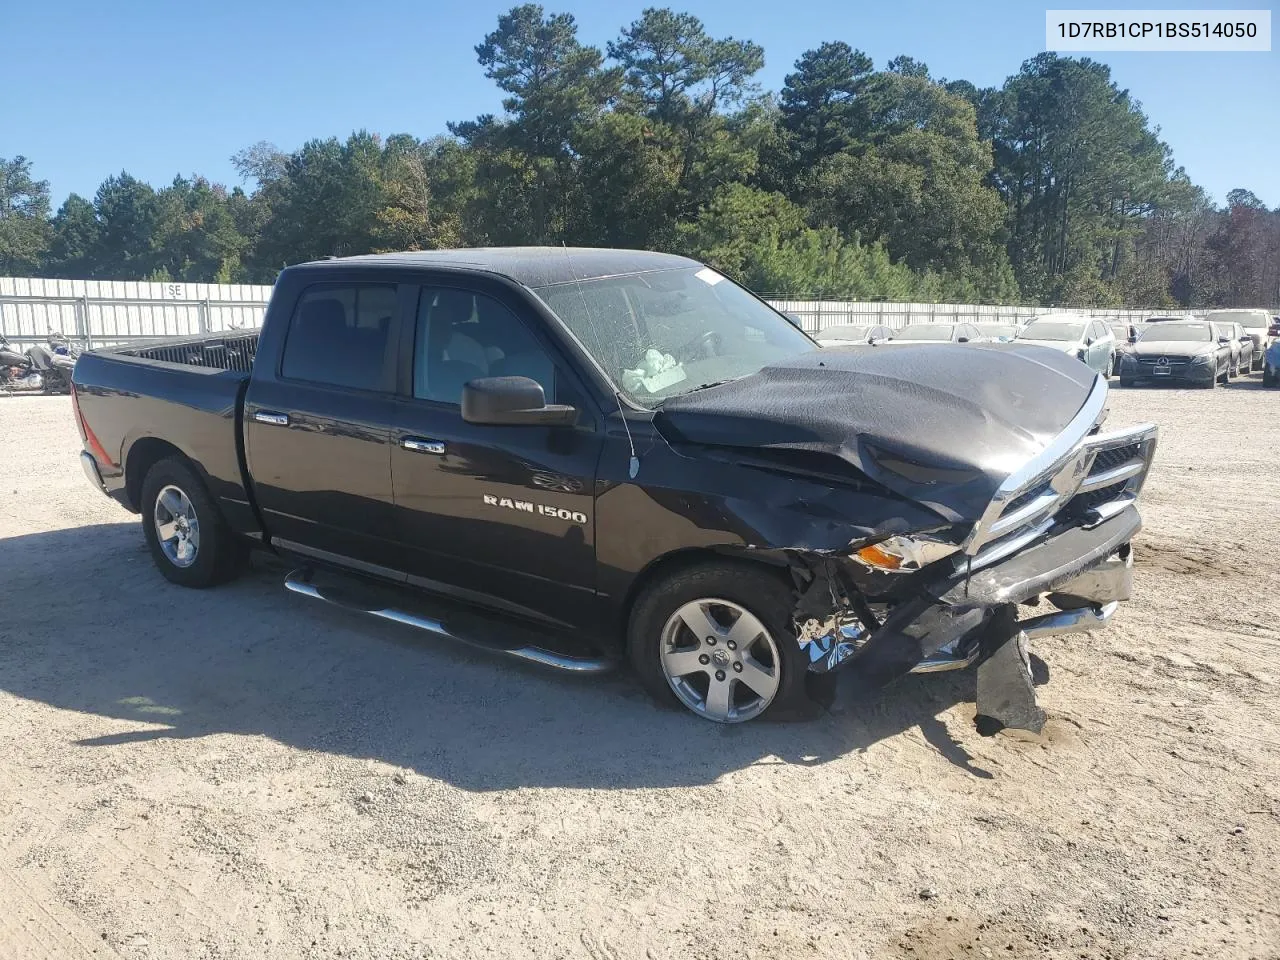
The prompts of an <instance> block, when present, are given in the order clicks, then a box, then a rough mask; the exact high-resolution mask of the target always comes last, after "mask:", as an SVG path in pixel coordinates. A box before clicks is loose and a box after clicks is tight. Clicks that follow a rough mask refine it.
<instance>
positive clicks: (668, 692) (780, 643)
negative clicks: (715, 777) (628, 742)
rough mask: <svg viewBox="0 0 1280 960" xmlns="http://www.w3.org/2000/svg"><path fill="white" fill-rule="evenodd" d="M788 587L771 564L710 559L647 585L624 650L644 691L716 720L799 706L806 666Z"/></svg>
mask: <svg viewBox="0 0 1280 960" xmlns="http://www.w3.org/2000/svg"><path fill="white" fill-rule="evenodd" d="M793 603H794V600H793V597H792V595H791V590H790V588H789V587H788V586H787V585H786V583H785V582H784V581H783V580H782V579H781V578H779V577H777V576H775V575H774V574H772V573H771V572H770V571H768V570H767V569H763V568H758V567H755V566H752V565H750V564H745V563H726V562H712V563H706V564H702V565H699V566H696V567H688V568H685V569H683V570H679V571H677V572H676V573H673V574H671V575H670V576H668V577H666V578H664V579H662V580H660V581H658V582H657V583H655V584H653V585H652V586H650V587H649V588H648V589H646V590H645V592H644V593H643V594H642V595H641V597H640V599H639V600H638V601H637V602H636V606H635V609H634V610H633V611H632V614H631V622H630V624H629V625H628V631H627V632H628V641H627V651H628V655H629V657H630V659H631V664H632V666H633V667H634V668H635V670H636V673H637V674H639V676H640V679H641V681H642V682H643V683H644V685H645V687H646V688H647V689H648V690H649V692H650V693H652V694H653V695H654V696H655V697H657V698H658V699H660V700H665V701H667V702H671V701H672V699H673V698H674V700H675V702H677V703H680V704H681V705H683V706H684V707H685V708H686V709H688V710H690V711H692V712H693V713H695V714H697V715H698V716H700V717H702V718H704V719H706V720H713V721H715V722H717V723H742V722H744V721H746V720H753V719H755V718H756V717H758V716H761V715H762V714H763V713H765V711H772V712H774V713H777V712H779V711H780V710H786V709H788V708H790V707H793V706H795V705H797V704H798V703H800V702H801V701H802V700H803V698H804V674H805V669H806V663H805V659H804V656H803V654H802V653H801V651H800V645H799V643H798V642H797V640H796V636H795V628H794V625H793V624H792V623H791V614H790V611H791V608H792V605H793Z"/></svg>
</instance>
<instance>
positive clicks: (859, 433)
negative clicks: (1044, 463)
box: [654, 341, 1096, 522]
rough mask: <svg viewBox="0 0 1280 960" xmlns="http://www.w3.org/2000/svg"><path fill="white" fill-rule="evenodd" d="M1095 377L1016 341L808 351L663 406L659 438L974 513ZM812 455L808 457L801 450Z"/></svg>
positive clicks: (1055, 430)
mask: <svg viewBox="0 0 1280 960" xmlns="http://www.w3.org/2000/svg"><path fill="white" fill-rule="evenodd" d="M1095 379H1096V374H1094V372H1093V371H1092V370H1090V369H1089V368H1088V367H1087V366H1085V365H1084V364H1082V363H1081V362H1080V361H1079V360H1076V359H1075V358H1074V357H1069V356H1067V355H1066V354H1064V353H1062V352H1061V351H1060V350H1046V349H1043V348H1041V347H1036V346H1027V345H1024V344H1023V343H1022V342H1020V341H1019V342H1014V343H984V344H968V345H964V346H959V345H954V344H932V343H921V344H910V345H908V344H899V345H898V346H897V347H896V348H895V349H892V350H886V349H882V348H880V347H867V348H863V349H860V350H840V351H833V350H815V351H812V352H810V353H806V354H802V355H801V356H798V357H795V358H794V359H791V360H788V361H785V362H782V363H778V364H774V365H772V366H768V367H765V368H764V369H763V370H761V371H760V372H759V373H756V374H753V375H751V376H749V377H744V378H742V379H740V380H735V381H733V382H731V383H726V384H724V385H722V386H719V387H711V388H708V389H706V390H701V391H698V392H696V393H691V394H687V395H685V396H682V397H673V398H671V399H669V400H667V401H665V402H664V403H663V404H662V406H661V408H660V409H659V411H658V412H657V414H656V416H655V418H654V423H655V425H656V426H657V428H658V430H659V431H660V432H661V433H662V435H663V436H664V437H665V438H666V439H667V441H668V442H670V443H672V444H673V445H676V446H680V445H682V444H692V445H702V446H715V447H721V448H737V449H740V450H742V451H743V452H744V453H747V452H751V451H760V452H765V451H767V452H768V453H769V456H770V459H771V460H772V461H773V462H774V463H776V464H785V462H786V459H785V454H786V451H787V450H799V451H808V452H809V453H810V454H811V453H813V452H818V453H823V454H827V455H829V456H832V457H838V458H840V459H841V460H843V461H845V462H846V463H849V464H852V465H853V466H855V467H857V468H858V469H859V470H860V471H861V472H862V473H864V474H866V475H867V476H869V477H870V478H872V479H873V480H875V481H876V482H878V483H880V484H882V485H883V486H885V487H887V488H889V489H890V490H892V491H894V492H895V493H898V494H900V495H903V496H907V497H910V498H911V499H913V500H916V501H917V502H919V503H922V504H924V505H925V506H928V507H930V508H932V509H934V510H936V511H937V512H938V513H940V514H942V516H944V517H945V518H947V519H948V520H949V521H950V522H960V521H967V522H972V521H974V520H976V519H978V517H979V516H981V514H982V511H983V510H984V509H985V508H986V506H987V504H988V503H989V502H990V500H991V497H992V495H993V494H994V493H995V491H996V488H997V487H998V486H999V485H1000V483H1001V482H1002V481H1003V480H1004V479H1005V478H1006V477H1007V476H1008V475H1009V474H1010V473H1011V472H1013V471H1014V470H1015V469H1017V468H1018V467H1019V466H1021V465H1022V464H1023V463H1025V462H1026V461H1027V460H1028V459H1029V458H1031V457H1033V456H1035V455H1036V454H1038V453H1040V452H1041V451H1042V450H1043V449H1044V448H1045V446H1046V445H1047V444H1048V443H1049V442H1050V441H1051V440H1052V439H1053V438H1054V437H1056V436H1057V435H1058V434H1059V433H1061V432H1062V430H1063V428H1064V427H1066V425H1067V424H1068V423H1069V422H1070V421H1071V419H1072V417H1074V416H1075V415H1076V413H1077V412H1079V410H1080V408H1081V406H1083V405H1084V402H1085V399H1086V398H1087V397H1088V395H1089V391H1090V390H1091V389H1092V387H1093V384H1094V382H1095ZM806 460H807V461H809V462H810V463H811V462H812V461H811V457H808V456H806Z"/></svg>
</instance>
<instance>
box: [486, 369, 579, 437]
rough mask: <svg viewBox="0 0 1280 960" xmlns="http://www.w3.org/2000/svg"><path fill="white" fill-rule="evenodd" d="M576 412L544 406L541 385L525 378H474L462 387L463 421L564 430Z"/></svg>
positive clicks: (544, 401) (553, 405)
mask: <svg viewBox="0 0 1280 960" xmlns="http://www.w3.org/2000/svg"><path fill="white" fill-rule="evenodd" d="M577 418H578V411H577V410H576V409H575V408H574V407H570V406H567V405H565V404H549V403H547V397H546V394H545V393H544V392H543V390H542V384H540V383H538V381H536V380H531V379H529V378H528V377H477V378H476V379H475V380H469V381H468V382H467V383H466V384H464V385H463V387H462V419H463V420H465V421H466V422H467V423H478V424H487V425H489V426H536V425H542V426H548V427H567V426H570V425H572V424H573V423H574V421H576V420H577Z"/></svg>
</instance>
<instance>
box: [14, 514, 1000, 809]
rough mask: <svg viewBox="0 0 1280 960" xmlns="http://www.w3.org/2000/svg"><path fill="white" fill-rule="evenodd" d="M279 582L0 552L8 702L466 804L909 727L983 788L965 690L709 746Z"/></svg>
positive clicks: (715, 737)
mask: <svg viewBox="0 0 1280 960" xmlns="http://www.w3.org/2000/svg"><path fill="white" fill-rule="evenodd" d="M281 572H282V571H281V570H280V569H277V568H276V565H274V564H271V563H270V562H266V563H264V562H257V561H256V562H255V570H254V572H253V573H252V574H250V575H247V576H245V577H243V578H242V579H240V580H239V581H237V582H235V583H233V584H230V585H227V586H225V587H221V588H219V589H216V590H205V591H194V590H184V589H182V588H179V587H176V586H173V585H171V584H169V583H168V582H166V581H165V580H164V579H162V578H161V576H160V575H159V573H157V572H156V570H155V569H154V567H153V565H152V562H151V558H150V556H149V554H148V553H147V550H146V547H145V545H144V543H143V540H142V535H141V531H140V530H139V528H138V524H137V523H136V522H132V523H118V524H105V525H99V526H89V527H81V528H76V529H67V530H60V531H52V532H46V533H38V534H32V535H28V536H20V537H12V538H8V539H5V540H0V583H3V584H4V585H5V588H6V590H5V593H6V596H7V598H8V600H9V603H8V604H7V605H6V607H7V609H6V618H5V625H4V629H3V630H2V631H0V688H2V689H4V690H6V691H8V692H9V693H11V694H14V695H16V696H19V697H22V698H26V699H28V700H33V701H40V702H43V703H47V704H50V705H52V706H54V707H58V708H61V709H67V710H75V711H80V712H84V713H88V714H95V715H97V716H100V717H106V718H111V719H112V720H114V721H118V722H116V723H112V724H110V728H111V730H110V732H108V733H104V734H101V735H98V736H94V737H91V738H86V739H82V740H79V741H76V743H77V744H78V745H80V746H83V747H85V748H107V747H125V746H127V745H128V744H131V743H137V742H143V741H151V740H157V739H164V738H192V737H202V736H205V735H209V734H215V733H236V734H247V735H261V736H266V737H270V738H272V739H274V740H276V741H279V742H281V743H285V744H289V745H292V746H295V747H298V748H302V749H305V750H316V751H324V752H329V753H335V754H344V755H348V756H352V757H360V758H373V759H377V760H382V761H385V762H387V763H391V764H394V765H397V766H401V767H408V768H412V769H414V770H416V771H417V772H418V773H420V774H423V775H426V776H432V777H437V778H439V779H441V780H444V781H447V782H449V783H452V784H454V785H456V786H458V787H460V788H463V789H467V790H503V789H510V788H514V787H522V786H572V787H592V788H598V789H610V788H632V787H669V786H681V785H689V784H699V783H706V782H710V781H713V780H715V779H716V778H717V777H719V776H720V775H721V774H724V773H726V772H729V771H732V770H737V769H742V768H745V767H748V766H751V765H753V764H758V763H761V762H777V761H778V760H781V761H783V762H786V763H794V764H805V765H815V764H821V763H825V762H828V761H830V760H832V759H835V758H837V757H839V756H843V755H845V754H847V753H850V752H856V751H861V750H865V749H867V748H868V747H870V746H871V745H872V744H874V743H877V742H879V741H881V740H884V739H886V738H888V737H892V736H894V735H895V734H898V733H901V732H903V731H906V730H910V729H912V728H919V730H920V732H921V733H922V735H923V736H924V738H925V739H926V740H927V741H928V742H929V743H930V744H932V745H933V747H935V748H936V749H937V750H938V751H939V752H940V753H941V754H942V755H943V756H945V757H946V758H947V759H948V760H950V761H951V762H952V763H954V764H955V765H956V766H958V767H959V768H961V769H963V770H965V771H967V772H969V773H971V774H973V775H975V776H980V777H990V776H991V774H990V773H989V772H987V771H986V770H983V769H982V768H980V767H979V766H977V765H975V763H974V760H973V758H972V757H971V756H970V755H969V754H968V752H967V751H965V750H964V748H963V747H962V746H961V745H960V744H959V743H958V742H957V741H955V740H954V739H953V738H952V737H951V736H950V734H949V733H948V731H947V728H946V726H945V724H944V723H943V722H942V721H941V720H939V719H938V714H939V713H941V712H942V711H943V710H945V709H947V708H948V707H950V706H952V705H953V704H955V703H958V702H962V701H966V700H971V699H972V696H973V679H972V676H971V675H964V674H957V675H952V676H932V677H908V678H905V679H904V680H902V681H900V682H899V683H897V684H895V685H893V686H892V687H890V688H888V689H886V690H883V691H880V692H879V693H877V694H875V695H873V696H870V697H868V698H866V699H865V700H860V701H859V702H857V703H849V702H844V699H843V695H842V691H841V686H840V684H839V683H837V684H836V686H835V689H834V692H833V693H830V694H829V696H830V702H829V703H828V704H827V705H826V708H825V709H824V708H822V707H815V708H814V710H813V711H812V713H811V715H808V716H804V717H798V718H793V719H792V720H791V721H790V722H786V721H774V722H768V721H761V722H757V723H751V724H745V725H742V726H725V727H717V726H713V725H711V724H707V723H705V722H704V721H701V720H698V719H697V718H695V717H692V716H691V715H688V714H686V713H685V712H684V711H682V710H679V709H674V708H672V709H668V708H664V707H663V706H661V705H658V704H655V703H654V702H653V701H652V700H651V699H650V698H649V697H648V696H647V695H646V694H644V692H643V691H642V690H641V689H640V688H639V686H638V684H637V683H636V682H635V681H634V680H633V678H631V677H630V676H629V675H628V674H626V673H625V672H623V673H619V674H616V675H611V676H607V677H603V678H602V677H593V678H579V677H574V676H570V675H563V674H557V673H554V672H551V671H547V670H544V669H540V668H536V667H531V666H522V665H521V664H519V663H517V662H514V661H510V660H506V659H501V658H498V657H495V656H492V655H488V654H485V653H482V652H475V651H470V650H468V649H466V648H462V647H458V646H454V645H452V644H450V643H449V642H448V641H443V640H439V639H437V638H430V637H423V636H422V635H421V634H419V633H417V632H416V631H413V630H411V629H409V628H407V627H405V628H401V627H397V626H396V625H393V624H385V623H381V622H375V621H373V620H371V619H370V618H367V617H364V616H361V615H360V614H355V613H348V612H345V611H342V610H339V609H336V608H333V607H330V606H327V605H323V604H319V603H316V602H314V601H310V600H307V599H305V598H301V597H295V596H292V595H289V594H288V593H286V592H285V591H284V590H283V588H282V587H281Z"/></svg>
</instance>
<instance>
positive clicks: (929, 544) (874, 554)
mask: <svg viewBox="0 0 1280 960" xmlns="http://www.w3.org/2000/svg"><path fill="white" fill-rule="evenodd" d="M959 549H960V547H959V546H958V545H956V544H954V543H948V542H947V541H945V540H938V539H935V538H934V537H931V536H929V535H928V534H916V535H915V536H913V537H903V536H895V537H887V538H885V539H884V540H881V541H880V542H879V543H872V544H869V545H867V546H865V547H861V548H859V549H858V550H856V551H854V552H853V553H852V554H850V558H851V559H853V560H855V561H857V562H858V563H861V564H862V565H863V566H867V567H871V568H872V569H873V570H882V571H884V572H885V573H910V572H912V571H914V570H921V569H923V568H924V567H927V566H928V565H929V564H931V563H933V562H934V561H935V560H941V559H942V558H943V557H946V556H950V555H951V554H953V553H955V552H956V551H957V550H959Z"/></svg>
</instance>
